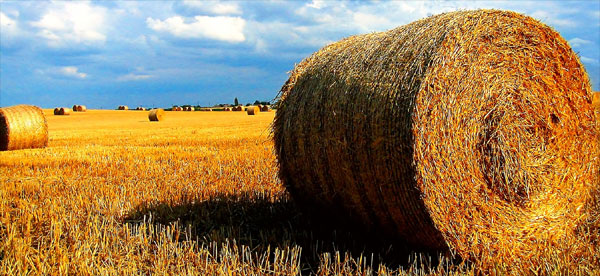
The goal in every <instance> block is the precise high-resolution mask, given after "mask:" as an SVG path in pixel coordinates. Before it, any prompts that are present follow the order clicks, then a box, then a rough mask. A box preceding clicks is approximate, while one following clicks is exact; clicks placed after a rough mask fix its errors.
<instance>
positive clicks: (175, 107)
mask: <svg viewBox="0 0 600 276" xmlns="http://www.w3.org/2000/svg"><path fill="white" fill-rule="evenodd" d="M171 110H173V111H182V110H183V108H182V107H181V106H174V107H173V108H171Z"/></svg>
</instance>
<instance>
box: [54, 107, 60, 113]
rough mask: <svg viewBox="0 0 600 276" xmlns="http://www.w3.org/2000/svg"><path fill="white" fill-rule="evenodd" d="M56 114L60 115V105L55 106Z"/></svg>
mask: <svg viewBox="0 0 600 276" xmlns="http://www.w3.org/2000/svg"><path fill="white" fill-rule="evenodd" d="M54 115H60V108H59V107H56V108H54Z"/></svg>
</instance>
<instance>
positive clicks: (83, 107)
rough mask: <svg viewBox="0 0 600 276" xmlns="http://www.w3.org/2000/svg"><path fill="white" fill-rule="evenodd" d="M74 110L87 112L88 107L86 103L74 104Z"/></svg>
mask: <svg viewBox="0 0 600 276" xmlns="http://www.w3.org/2000/svg"><path fill="white" fill-rule="evenodd" d="M73 111H74V112H86V111H87V107H86V106H85V105H77V104H76V105H73Z"/></svg>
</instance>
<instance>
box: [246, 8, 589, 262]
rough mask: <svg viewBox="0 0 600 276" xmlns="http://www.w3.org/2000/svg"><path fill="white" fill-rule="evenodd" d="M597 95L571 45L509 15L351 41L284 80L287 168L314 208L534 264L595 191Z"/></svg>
mask: <svg viewBox="0 0 600 276" xmlns="http://www.w3.org/2000/svg"><path fill="white" fill-rule="evenodd" d="M591 97H592V94H591V88H590V82H589V78H588V76H587V74H586V73H585V69H584V68H583V66H582V64H581V62H580V61H579V58H578V57H577V55H576V54H575V53H574V52H573V51H572V50H571V48H570V47H569V45H568V43H567V41H565V40H564V39H563V38H562V37H561V36H560V35H559V34H558V33H557V32H556V31H554V30H553V29H552V28H550V27H548V26H546V25H544V24H542V23H540V22H539V21H536V20H534V19H532V18H530V17H527V16H524V15H520V14H517V13H513V12H504V11H495V10H478V11H459V12H452V13H445V14H440V15H436V16H432V17H428V18H426V19H422V20H419V21H416V22H413V23H411V24H408V25H405V26H401V27H398V28H396V29H393V30H390V31H387V32H380V33H370V34H365V35H359V36H353V37H349V38H347V39H344V40H342V41H339V42H337V43H334V44H331V45H328V46H326V47H324V48H323V49H321V50H320V51H318V52H317V53H315V54H313V55H312V56H310V57H308V58H307V59H305V60H304V61H302V62H301V63H300V64H298V66H297V67H296V68H295V69H294V71H293V72H292V74H291V76H290V78H289V80H288V81H287V82H286V83H285V85H284V86H283V87H282V90H281V92H280V95H279V102H278V110H277V114H276V116H275V122H274V124H273V128H274V129H273V131H274V140H275V149H276V154H277V159H278V162H279V165H280V177H281V179H282V181H283V183H284V184H285V185H286V187H287V188H288V190H289V192H290V194H291V195H292V197H293V198H294V199H295V201H296V202H297V203H298V205H299V206H301V207H303V208H304V209H305V210H307V211H308V212H310V211H311V210H312V211H316V213H325V214H329V216H335V215H336V214H338V215H339V214H342V216H346V217H349V218H351V219H353V220H354V221H357V222H359V223H360V224H362V225H364V226H365V227H367V228H369V229H371V230H373V231H378V232H381V234H382V235H383V236H385V235H388V236H390V237H400V238H402V239H404V240H405V241H406V242H407V243H409V244H412V245H414V246H415V247H421V248H429V249H436V250H446V249H447V248H450V249H452V250H453V251H454V252H457V253H458V254H460V255H461V256H463V257H465V258H469V259H476V258H479V257H482V256H486V257H487V258H488V259H493V258H496V259H497V260H498V262H499V263H503V264H509V263H511V262H513V261H514V262H518V261H519V260H522V261H528V260H529V257H528V256H541V255H536V254H538V253H539V254H541V253H540V252H542V251H544V250H546V251H547V250H552V249H551V248H553V246H557V244H559V243H560V242H561V240H563V238H566V237H569V236H571V237H572V235H574V229H575V228H576V227H577V226H578V223H580V222H582V221H584V220H585V217H586V216H587V214H586V213H585V212H584V210H586V208H583V206H585V204H586V203H587V202H590V201H591V200H592V195H591V194H592V193H591V192H590V191H591V189H592V187H593V186H594V185H600V183H599V178H600V174H599V173H598V171H599V161H600V158H598V156H599V155H600V145H599V141H598V139H597V135H598V132H599V128H598V126H597V125H596V124H595V123H594V121H593V118H594V115H593V109H592V105H591ZM248 114H250V111H249V112H248ZM547 252H548V251H547Z"/></svg>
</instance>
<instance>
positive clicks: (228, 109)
mask: <svg viewBox="0 0 600 276" xmlns="http://www.w3.org/2000/svg"><path fill="white" fill-rule="evenodd" d="M223 111H231V108H229V107H225V108H223Z"/></svg>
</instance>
